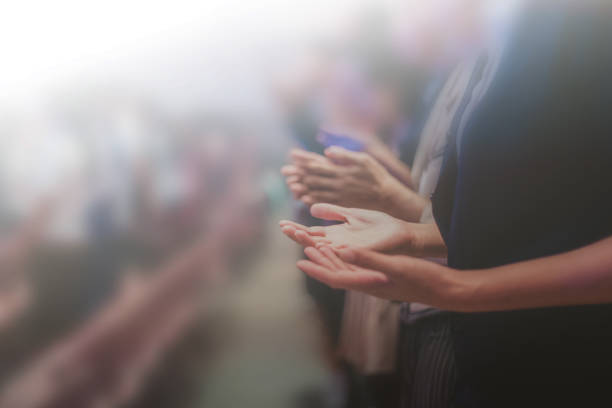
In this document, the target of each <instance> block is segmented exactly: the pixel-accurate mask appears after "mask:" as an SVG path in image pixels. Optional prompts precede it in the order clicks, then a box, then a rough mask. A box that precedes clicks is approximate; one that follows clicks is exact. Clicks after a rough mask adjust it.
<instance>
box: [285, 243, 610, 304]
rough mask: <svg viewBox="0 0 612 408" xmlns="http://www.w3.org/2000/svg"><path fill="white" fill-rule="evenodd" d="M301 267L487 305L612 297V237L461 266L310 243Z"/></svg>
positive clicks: (415, 294)
mask: <svg viewBox="0 0 612 408" xmlns="http://www.w3.org/2000/svg"><path fill="white" fill-rule="evenodd" d="M304 252H305V253H306V255H307V256H308V258H309V260H302V261H299V262H298V264H297V265H298V268H300V269H301V270H302V271H304V272H305V273H307V274H308V275H310V276H312V277H313V278H315V279H318V280H320V281H321V282H324V283H326V284H328V285H330V286H332V287H336V288H344V289H352V290H357V291H361V292H365V293H369V294H372V295H374V296H378V297H382V298H386V299H393V300H402V301H409V302H420V303H426V304H430V305H432V306H435V307H437V308H440V309H444V310H451V311H459V312H486V311H502V310H516V309H525V308H539V307H554V306H568V305H582V304H601V303H609V302H612V237H608V238H606V239H604V240H602V241H599V242H596V243H594V244H591V245H588V246H585V247H583V248H579V249H576V250H573V251H570V252H566V253H563V254H559V255H554V256H549V257H543V258H538V259H534V260H529V261H524V262H518V263H514V264H508V265H504V266H499V267H494V268H488V269H478V270H461V271H459V270H457V269H452V268H448V267H445V266H442V265H439V264H437V263H434V262H429V261H425V260H421V259H416V258H414V257H410V256H397V255H386V254H381V253H378V252H375V251H372V250H368V249H363V248H356V247H351V248H340V249H338V248H335V249H334V248H331V247H329V246H320V247H319V248H314V247H308V248H306V249H305V251H304Z"/></svg>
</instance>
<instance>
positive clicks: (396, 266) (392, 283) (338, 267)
mask: <svg viewBox="0 0 612 408" xmlns="http://www.w3.org/2000/svg"><path fill="white" fill-rule="evenodd" d="M304 253H305V254H306V256H307V257H308V260H300V261H298V263H297V266H298V268H299V269H301V270H302V271H303V272H304V273H306V274H307V275H309V276H311V277H312V278H314V279H317V280H318V281H320V282H323V283H325V284H327V285H329V286H331V287H333V288H341V289H350V290H356V291H360V292H364V293H367V294H370V295H373V296H377V297H380V298H384V299H389V300H400V301H406V302H421V303H426V304H431V305H433V306H437V307H446V306H449V304H450V303H449V302H448V299H447V298H446V294H448V293H452V292H453V289H455V288H456V286H455V281H454V280H453V279H452V278H453V277H454V274H453V270H452V269H450V268H447V267H444V266H441V265H439V264H437V263H434V262H428V261H424V260H421V259H417V258H412V257H409V256H399V255H385V254H381V253H378V252H374V251H371V250H366V249H362V248H343V249H332V248H331V247H329V246H325V245H323V246H320V247H319V248H314V247H308V248H306V249H305V250H304Z"/></svg>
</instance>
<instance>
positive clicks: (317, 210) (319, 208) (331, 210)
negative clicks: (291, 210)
mask: <svg viewBox="0 0 612 408" xmlns="http://www.w3.org/2000/svg"><path fill="white" fill-rule="evenodd" d="M310 213H311V214H312V216H313V217H316V218H321V219H323V220H328V221H343V222H346V221H347V219H348V217H350V216H351V215H352V212H351V209H350V208H346V207H340V206H339V205H333V204H323V203H320V204H315V205H313V206H312V207H310Z"/></svg>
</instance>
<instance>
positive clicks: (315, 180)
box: [302, 175, 338, 190]
mask: <svg viewBox="0 0 612 408" xmlns="http://www.w3.org/2000/svg"><path fill="white" fill-rule="evenodd" d="M302 183H303V184H304V185H305V186H306V187H308V189H310V190H319V189H320V190H336V189H337V188H338V181H337V180H336V179H333V178H329V177H320V176H310V175H309V176H306V177H304V178H303V180H302Z"/></svg>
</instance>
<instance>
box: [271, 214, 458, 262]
mask: <svg viewBox="0 0 612 408" xmlns="http://www.w3.org/2000/svg"><path fill="white" fill-rule="evenodd" d="M310 211H311V213H312V215H313V216H314V217H317V218H321V219H323V220H328V221H340V222H341V223H339V224H336V225H330V226H325V227H306V226H304V225H300V224H298V223H295V222H293V221H281V222H280V226H281V229H282V231H283V233H285V235H287V236H288V237H289V238H291V239H292V240H294V241H295V242H297V243H299V244H300V245H302V246H305V247H308V246H312V247H316V246H322V245H326V246H331V247H333V248H334V249H340V248H344V247H346V246H354V247H359V248H367V249H371V250H375V251H379V252H385V253H403V254H411V255H412V256H417V257H445V256H446V246H445V244H444V241H443V239H442V236H441V235H440V232H439V230H438V228H437V227H436V225H435V224H418V223H410V222H406V221H403V220H400V219H397V218H394V217H391V216H390V215H388V214H385V213H382V212H380V211H372V210H364V209H359V208H345V207H340V206H337V205H332V204H315V205H313V206H312V207H311V209H310Z"/></svg>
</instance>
